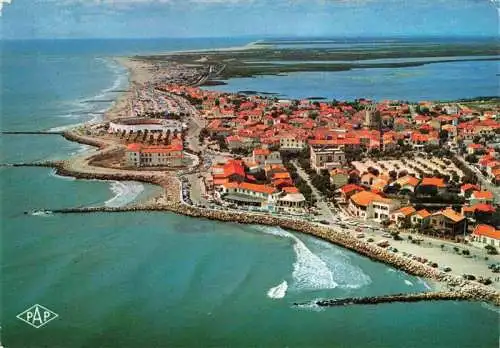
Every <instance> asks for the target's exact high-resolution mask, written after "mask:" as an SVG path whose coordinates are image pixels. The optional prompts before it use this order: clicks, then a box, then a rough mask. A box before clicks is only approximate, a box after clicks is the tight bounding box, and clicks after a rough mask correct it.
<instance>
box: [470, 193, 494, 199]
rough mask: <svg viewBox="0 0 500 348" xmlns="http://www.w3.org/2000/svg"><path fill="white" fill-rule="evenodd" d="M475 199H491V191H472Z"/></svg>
mask: <svg viewBox="0 0 500 348" xmlns="http://www.w3.org/2000/svg"><path fill="white" fill-rule="evenodd" d="M471 196H474V198H475V199H488V200H490V199H493V193H491V192H490V191H474V192H472V195H471Z"/></svg>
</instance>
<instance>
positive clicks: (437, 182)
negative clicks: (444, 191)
mask: <svg viewBox="0 0 500 348" xmlns="http://www.w3.org/2000/svg"><path fill="white" fill-rule="evenodd" d="M420 186H437V187H446V184H445V183H444V180H443V179H441V178H423V179H422V182H421V183H420Z"/></svg>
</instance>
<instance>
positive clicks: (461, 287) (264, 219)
mask: <svg viewBox="0 0 500 348" xmlns="http://www.w3.org/2000/svg"><path fill="white" fill-rule="evenodd" d="M133 180H136V179H133ZM125 211H170V212H174V213H178V214H183V215H186V216H191V217H197V218H206V219H210V220H217V221H225V222H236V223H244V224H259V225H267V226H277V227H282V228H285V229H289V230H294V231H298V232H302V233H306V234H310V235H313V236H316V237H319V238H321V239H324V240H326V241H329V242H331V243H333V244H336V245H339V246H341V247H344V248H346V249H349V250H352V251H355V252H356V253H358V254H361V255H364V256H366V257H368V258H370V259H372V260H374V261H378V262H383V263H385V264H388V265H390V266H393V267H395V268H398V269H401V270H403V271H405V272H407V273H409V274H412V275H415V276H419V277H424V278H429V279H434V280H437V281H440V282H443V283H445V284H447V285H448V286H449V287H450V288H452V289H453V291H452V292H450V293H453V298H454V299H464V300H465V299H471V300H472V299H474V300H478V301H487V302H491V303H493V304H495V305H497V306H500V294H499V293H498V292H497V291H496V290H495V289H494V288H492V287H488V286H485V285H482V284H480V283H477V282H474V281H470V280H466V279H463V278H462V277H459V276H455V275H451V274H447V273H444V272H442V271H440V270H438V269H435V268H432V267H429V266H427V265H425V264H422V263H419V262H417V261H414V260H411V259H408V258H405V257H403V256H401V255H398V254H395V253H393V252H390V251H388V250H386V249H384V248H381V247H378V246H376V245H374V244H371V243H367V242H364V241H362V240H359V239H357V238H355V237H354V236H352V235H350V234H349V233H344V232H341V231H337V230H335V229H332V228H331V227H326V226H321V225H319V224H314V223H311V222H308V221H303V220H297V219H289V218H285V217H276V216H271V215H263V214H253V213H246V212H235V211H219V210H211V209H201V208H196V207H192V206H188V205H185V204H182V203H177V202H172V203H168V204H162V205H154V206H131V207H124V208H109V207H102V208H72V209H60V210H54V211H52V212H54V213H56V212H57V213H89V212H125ZM426 296H427V295H426ZM439 296H441V295H439ZM450 296H451V295H450ZM426 298H427V297H425V296H424V297H422V300H424V299H426ZM427 299H432V298H427Z"/></svg>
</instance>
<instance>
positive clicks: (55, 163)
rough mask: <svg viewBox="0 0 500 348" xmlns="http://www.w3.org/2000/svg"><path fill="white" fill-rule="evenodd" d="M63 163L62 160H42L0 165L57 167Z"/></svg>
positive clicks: (1, 165)
mask: <svg viewBox="0 0 500 348" xmlns="http://www.w3.org/2000/svg"><path fill="white" fill-rule="evenodd" d="M62 164H63V162H62V161H43V162H31V163H29V162H28V163H2V164H0V167H47V168H57V167H58V166H61V165H62Z"/></svg>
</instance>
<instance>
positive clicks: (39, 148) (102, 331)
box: [0, 40, 498, 348]
mask: <svg viewBox="0 0 500 348" xmlns="http://www.w3.org/2000/svg"><path fill="white" fill-rule="evenodd" d="M243 43H246V42H244V41H238V40H221V41H218V42H205V41H197V40H187V41H172V40H165V41H144V42H142V41H120V42H117V41H113V42H110V43H108V44H105V43H102V42H100V41H88V42H84V43H82V42H81V41H79V42H77V43H75V42H71V41H62V42H47V43H40V42H31V43H26V42H22V43H8V47H7V48H8V50H6V51H5V46H4V52H6V53H4V56H5V57H4V59H3V61H2V78H3V79H4V81H3V82H4V86H3V90H2V118H1V120H2V124H1V128H2V129H18V130H21V129H30V130H32V129H51V128H54V127H61V126H64V125H68V124H74V123H79V122H84V121H86V120H89V119H91V118H94V117H99V112H100V110H102V109H103V108H105V107H107V104H106V103H87V102H86V101H88V100H95V99H102V100H107V99H109V98H111V97H112V95H113V92H112V90H113V89H119V88H122V86H124V84H125V81H126V77H125V75H124V71H123V69H121V68H120V67H118V66H116V65H115V64H114V63H113V62H112V61H110V60H109V59H107V57H108V56H111V55H114V54H115V55H125V54H131V53H137V52H141V51H149V52H154V51H155V50H156V51H164V50H169V49H188V48H203V47H223V46H234V45H237V44H243ZM33 52H37V54H33ZM282 81H283V80H282ZM318 83H321V82H318ZM275 87H276V88H277V87H279V85H276V86H275ZM286 88H287V86H286V83H284V84H282V85H281V87H280V90H278V91H277V92H280V93H284V91H285V90H286ZM245 89H251V88H248V86H247V87H245ZM311 94H315V93H313V92H312V91H311ZM0 139H1V141H2V144H1V147H0V148H1V149H2V151H1V157H0V159H1V162H2V163H5V162H21V161H33V160H43V159H53V158H65V157H67V156H69V155H70V154H73V153H76V152H79V151H83V150H84V149H83V148H82V147H81V146H79V145H75V144H72V143H69V142H66V141H64V140H63V139H61V138H58V137H52V136H31V137H29V136H2V137H0ZM0 179H1V192H2V197H1V202H0V203H1V205H0V208H1V226H0V232H1V249H0V250H1V260H2V262H1V268H0V270H1V281H2V283H1V284H2V288H1V290H2V291H1V298H2V306H1V315H2V317H1V326H2V331H1V333H2V338H1V342H2V344H3V345H4V346H5V347H7V348H12V347H14V348H17V347H21V348H27V347H51V348H52V347H61V348H73V347H207V346H218V347H250V346H264V347H283V346H289V347H496V346H497V344H498V328H497V322H498V321H497V320H498V313H497V312H495V311H493V310H491V309H488V308H487V307H486V306H484V305H482V304H477V303H433V304H427V303H422V304H411V305H404V304H394V305H386V306H377V307H349V308H335V309H328V310H318V309H317V308H315V307H313V306H303V307H300V308H297V307H295V306H293V303H294V302H309V301H311V300H313V299H316V298H322V297H337V296H350V295H374V294H385V293H391V292H407V291H419V290H425V289H427V284H425V283H424V282H423V281H421V280H420V279H418V278H415V277H411V276H408V275H405V274H403V273H401V272H399V271H395V270H393V269H391V268H389V267H386V266H385V265H383V264H379V263H374V262H371V261H370V260H368V259H366V258H363V257H360V256H358V255H355V254H353V253H351V252H348V251H345V250H343V249H340V248H337V247H334V246H332V245H330V244H328V243H325V242H323V241H320V240H317V239H315V238H312V237H309V236H305V235H300V234H292V233H289V232H287V231H283V230H281V229H276V228H265V227H259V226H242V225H234V224H223V223H217V222H212V221H206V220H195V219H191V218H187V217H183V216H177V215H174V214H161V213H131V214H113V215H106V214H95V215H38V216H34V215H30V214H24V212H25V211H29V210H33V209H40V208H48V209H53V208H61V207H71V206H95V205H101V204H108V205H121V204H126V203H127V202H130V201H131V200H132V199H141V198H145V197H147V196H148V195H150V194H151V193H152V191H154V188H152V187H149V186H142V185H139V187H138V186H137V185H138V184H134V183H127V184H125V185H120V184H118V183H108V182H99V181H80V180H72V179H68V178H60V177H57V176H55V175H54V174H53V173H52V171H51V170H50V169H43V168H5V167H4V168H0ZM35 303H39V304H41V305H44V306H46V307H48V308H50V309H52V310H53V311H55V312H57V313H58V314H59V318H58V319H56V320H54V321H53V322H51V323H49V324H48V325H47V326H46V327H44V328H41V329H34V328H31V327H29V326H27V325H26V324H24V323H23V322H21V321H19V320H18V319H16V318H15V316H16V315H17V314H18V313H20V312H22V311H23V310H24V309H26V308H28V307H29V306H31V305H33V304H35Z"/></svg>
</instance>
